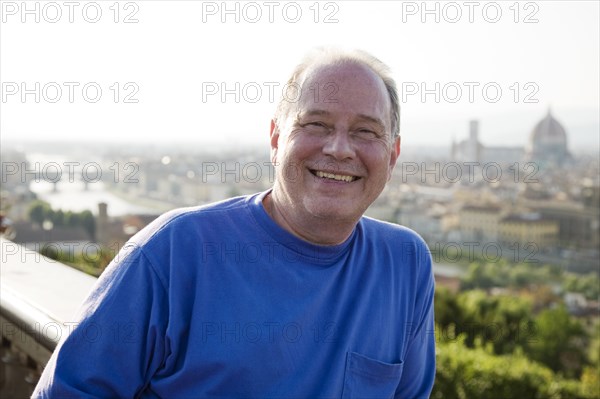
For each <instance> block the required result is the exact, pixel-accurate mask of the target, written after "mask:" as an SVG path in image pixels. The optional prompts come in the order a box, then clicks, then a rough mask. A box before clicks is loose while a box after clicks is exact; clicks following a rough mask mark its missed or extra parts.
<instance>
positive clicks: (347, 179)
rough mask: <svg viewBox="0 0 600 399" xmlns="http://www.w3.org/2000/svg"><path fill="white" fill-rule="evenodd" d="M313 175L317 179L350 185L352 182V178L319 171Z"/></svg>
mask: <svg viewBox="0 0 600 399" xmlns="http://www.w3.org/2000/svg"><path fill="white" fill-rule="evenodd" d="M315 174H316V175H317V177H323V178H326V179H333V180H338V181H345V182H348V183H350V182H351V181H353V180H354V176H346V175H336V174H333V173H327V172H321V171H320V170H318V171H317V172H316V173H315Z"/></svg>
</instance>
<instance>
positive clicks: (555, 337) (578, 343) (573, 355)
mask: <svg viewBox="0 0 600 399" xmlns="http://www.w3.org/2000/svg"><path fill="white" fill-rule="evenodd" d="M535 325H536V333H535V339H534V340H532V341H531V342H529V344H528V345H527V353H528V354H529V356H530V357H531V358H532V359H534V360H536V361H539V362H541V363H543V364H545V365H547V366H548V367H550V368H551V369H552V370H554V371H561V372H563V373H564V374H565V375H567V376H569V377H578V376H579V375H580V374H581V371H582V369H583V366H585V365H586V364H587V359H586V354H585V349H584V348H585V347H586V344H587V343H588V341H589V339H588V336H587V334H586V332H585V330H584V329H583V326H582V325H581V323H579V321H577V320H576V319H574V318H572V317H571V316H570V315H569V312H568V311H567V309H566V307H565V306H564V305H562V306H560V307H557V308H555V309H548V310H544V311H542V312H540V314H539V315H538V316H537V317H536V320H535Z"/></svg>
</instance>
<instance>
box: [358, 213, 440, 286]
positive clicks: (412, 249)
mask: <svg viewBox="0 0 600 399" xmlns="http://www.w3.org/2000/svg"><path fill="white" fill-rule="evenodd" d="M360 226H361V228H362V232H363V235H364V240H365V241H366V243H368V244H367V245H370V246H373V247H374V248H376V249H377V252H378V253H380V254H381V253H383V252H387V253H389V254H390V255H391V256H393V257H394V259H396V260H397V261H399V263H400V264H402V265H405V266H406V265H412V266H413V267H414V268H415V269H416V270H419V272H420V273H421V274H423V275H429V274H431V273H432V262H431V251H430V250H429V247H428V245H427V243H426V242H425V240H423V238H422V237H421V236H420V235H419V234H418V233H417V232H415V231H414V230H412V229H409V228H408V227H405V226H401V225H398V224H395V223H389V222H384V221H381V220H377V219H373V218H370V217H367V216H363V217H362V218H361V220H360Z"/></svg>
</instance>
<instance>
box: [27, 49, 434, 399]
mask: <svg viewBox="0 0 600 399" xmlns="http://www.w3.org/2000/svg"><path fill="white" fill-rule="evenodd" d="M288 83H289V84H290V85H294V86H295V87H298V88H299V96H298V98H297V101H288V100H286V99H285V98H284V99H282V101H281V103H280V104H279V107H278V109H277V113H276V116H275V118H274V120H273V121H272V123H271V136H270V138H271V140H270V142H271V150H272V151H271V156H272V161H273V163H274V165H275V168H276V181H275V184H274V186H273V188H272V190H269V191H266V192H263V193H259V194H255V195H252V196H247V197H237V198H232V199H229V200H226V201H222V202H220V203H216V204H211V205H207V206H202V207H197V208H192V209H182V210H177V211H173V212H170V213H168V214H166V215H164V216H162V217H161V218H160V219H159V220H157V221H155V222H154V223H152V224H151V225H150V226H148V228H146V229H144V230H143V231H142V232H140V233H139V234H138V235H136V236H135V237H134V238H133V239H132V240H131V242H130V245H129V247H128V250H123V251H122V252H121V253H120V254H119V255H118V256H117V258H116V259H115V260H114V261H113V263H112V264H111V265H110V266H109V268H108V269H107V270H106V272H105V273H104V274H103V275H102V277H101V278H100V279H99V281H98V284H97V286H96V288H95V289H94V291H93V292H92V293H91V294H90V296H89V298H88V300H87V301H86V303H85V304H84V307H83V309H82V312H81V315H80V318H79V322H78V323H77V327H76V328H74V330H73V332H72V333H71V335H69V337H68V338H67V339H66V340H65V341H64V342H62V343H61V344H60V345H59V347H58V348H57V350H56V351H55V353H54V354H53V356H52V359H51V360H50V362H49V364H48V366H47V367H46V369H45V370H44V373H43V375H42V378H41V380H40V383H39V384H38V386H37V388H36V392H35V393H34V397H61V398H63V397H111V398H113V397H141V398H156V397H169V398H210V397H220V398H222V397H232V398H234V397H244V398H340V397H341V398H391V397H396V398H408V399H412V398H426V397H428V396H429V394H430V392H431V388H432V384H433V380H434V376H435V339H434V335H433V329H434V324H433V292H434V283H433V276H432V268H431V258H430V256H429V253H428V250H427V247H426V246H425V244H424V243H423V241H422V240H421V239H420V238H419V237H418V235H416V234H415V233H414V232H412V231H411V230H408V229H406V228H403V227H400V226H398V225H393V224H390V223H385V222H380V221H377V220H374V219H370V218H367V217H364V216H363V213H364V212H365V210H366V209H367V208H368V207H369V205H370V204H371V203H372V202H373V201H374V200H375V199H376V198H377V197H378V196H379V195H380V193H381V192H382V190H383V188H384V187H385V185H386V183H387V182H388V180H389V179H390V176H391V173H392V170H393V168H394V165H395V163H396V160H397V158H398V155H399V153H400V138H399V134H398V132H399V106H398V95H397V92H396V87H395V84H394V81H393V80H392V79H391V78H390V76H389V72H388V70H387V68H386V67H385V65H384V64H382V63H381V62H380V61H379V60H377V59H375V58H374V57H372V56H370V55H368V54H366V53H364V52H358V51H355V52H349V53H348V52H340V51H333V50H318V51H316V52H314V53H312V54H311V55H309V57H307V58H306V59H305V60H304V62H303V63H301V64H300V66H299V67H297V69H296V70H295V71H294V73H293V75H292V77H291V78H290V80H289V82H288ZM90 329H93V332H94V333H95V334H92V335H90V334H89V331H90Z"/></svg>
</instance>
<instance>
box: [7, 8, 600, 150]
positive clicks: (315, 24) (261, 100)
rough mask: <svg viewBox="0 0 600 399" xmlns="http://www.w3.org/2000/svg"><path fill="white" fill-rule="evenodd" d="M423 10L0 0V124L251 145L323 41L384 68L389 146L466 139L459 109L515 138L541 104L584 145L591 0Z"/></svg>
mask: <svg viewBox="0 0 600 399" xmlns="http://www.w3.org/2000/svg"><path fill="white" fill-rule="evenodd" d="M425 7H426V8H427V10H425V9H424V6H423V3H422V2H421V1H418V2H409V1H369V2H366V1H335V2H327V1H321V2H318V3H317V2H315V1H298V2H283V1H281V2H280V1H271V2H269V1H265V2H263V1H257V2H235V1H228V2H227V3H226V5H224V3H223V2H221V1H218V2H200V1H169V2H166V1H132V2H126V1H121V2H119V3H116V2H115V1H97V2H88V1H75V2H72V3H68V4H67V3H65V2H63V1H58V2H43V1H42V2H37V1H29V2H27V8H28V10H29V12H26V10H24V9H23V6H22V2H21V1H16V2H11V1H3V2H2V9H1V11H2V25H1V27H0V36H1V37H0V80H1V81H2V99H1V103H0V106H1V110H0V129H1V137H2V140H3V141H6V140H21V139H29V140H41V139H44V140H65V139H66V140H70V139H77V140H81V139H83V140H105V141H111V142H118V141H128V142H141V143H151V142H156V143H160V142H168V143H176V142H178V141H181V142H182V143H183V142H190V141H194V142H198V143H199V144H207V145H208V144H214V143H228V144H230V145H232V146H239V145H243V144H245V143H259V144H260V143H264V145H267V143H268V141H267V137H268V127H269V120H270V117H271V116H272V113H273V110H274V108H275V105H276V100H278V98H279V96H280V95H281V92H282V88H283V84H284V82H285V81H286V80H287V76H288V74H289V73H290V71H291V69H292V68H293V67H294V66H295V64H296V63H297V61H298V60H299V58H300V57H301V56H302V54H304V53H305V52H306V51H307V50H309V49H310V48H311V47H313V46H317V45H326V44H330V45H339V46H344V47H357V48H362V49H365V50H367V51H370V52H371V53H373V54H374V55H376V56H377V57H379V58H380V59H382V60H383V61H384V62H386V63H388V64H389V65H390V66H391V68H392V70H393V71H394V76H395V77H396V79H397V81H398V84H399V86H400V89H401V91H402V96H403V98H402V126H401V134H402V136H403V144H404V145H405V146H406V145H411V144H414V145H417V144H418V145H422V144H436V145H448V144H449V143H450V140H451V139H452V137H456V138H457V139H462V138H464V137H466V135H467V128H468V121H469V120H471V119H479V120H480V137H481V140H482V141H483V142H484V143H485V144H504V145H524V144H525V143H526V141H527V137H528V135H529V132H530V131H531V129H532V128H533V126H534V125H535V123H536V122H537V121H538V120H540V119H541V118H542V117H543V116H544V115H545V114H546V112H547V110H548V107H549V106H551V108H552V113H553V114H554V115H555V117H556V118H557V119H558V120H559V121H560V122H561V123H562V124H563V125H564V126H565V128H566V129H567V131H568V132H569V134H570V145H571V146H574V147H582V146H590V145H592V146H593V145H595V146H597V145H598V135H599V131H598V129H599V128H598V125H599V122H598V118H599V117H598V113H599V87H600V83H599V75H600V72H599V59H600V55H599V49H600V43H599V40H600V39H599V38H600V28H599V13H600V11H599V2H598V1H579V2H576V1H535V2H527V1H521V2H516V1H498V2H489V1H475V2H466V1H458V2H434V1H431V2H427V3H426V6H425ZM225 8H226V9H225ZM227 10H229V11H230V12H229V13H227V12H226V11H227ZM426 11H429V13H427V12H426ZM36 17H37V18H39V22H36ZM236 18H237V21H236ZM436 18H437V19H438V21H436ZM23 19H24V22H23ZM70 19H72V22H71V21H70ZM115 20H116V21H117V22H115ZM53 21H56V22H53ZM94 21H96V22H94ZM126 21H128V22H130V23H126ZM36 83H37V84H39V86H36ZM236 84H237V85H236ZM23 89H25V90H29V94H25V96H24V97H23V96H22V94H23ZM98 89H100V90H101V93H100V92H98V91H97V90H98ZM222 89H227V90H229V92H228V94H226V96H225V97H224V98H222V96H221V94H222ZM423 89H426V90H429V91H428V92H427V93H428V94H426V95H425V97H422V90H423ZM498 90H500V91H498ZM215 91H216V92H215ZM271 94H273V95H274V97H272V98H270V97H271ZM36 95H37V96H38V97H39V98H37V99H36ZM59 95H60V96H59ZM236 95H237V98H236ZM436 95H437V96H438V98H437V99H436ZM36 100H39V102H36ZM115 101H116V102H115ZM132 101H133V102H132Z"/></svg>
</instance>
